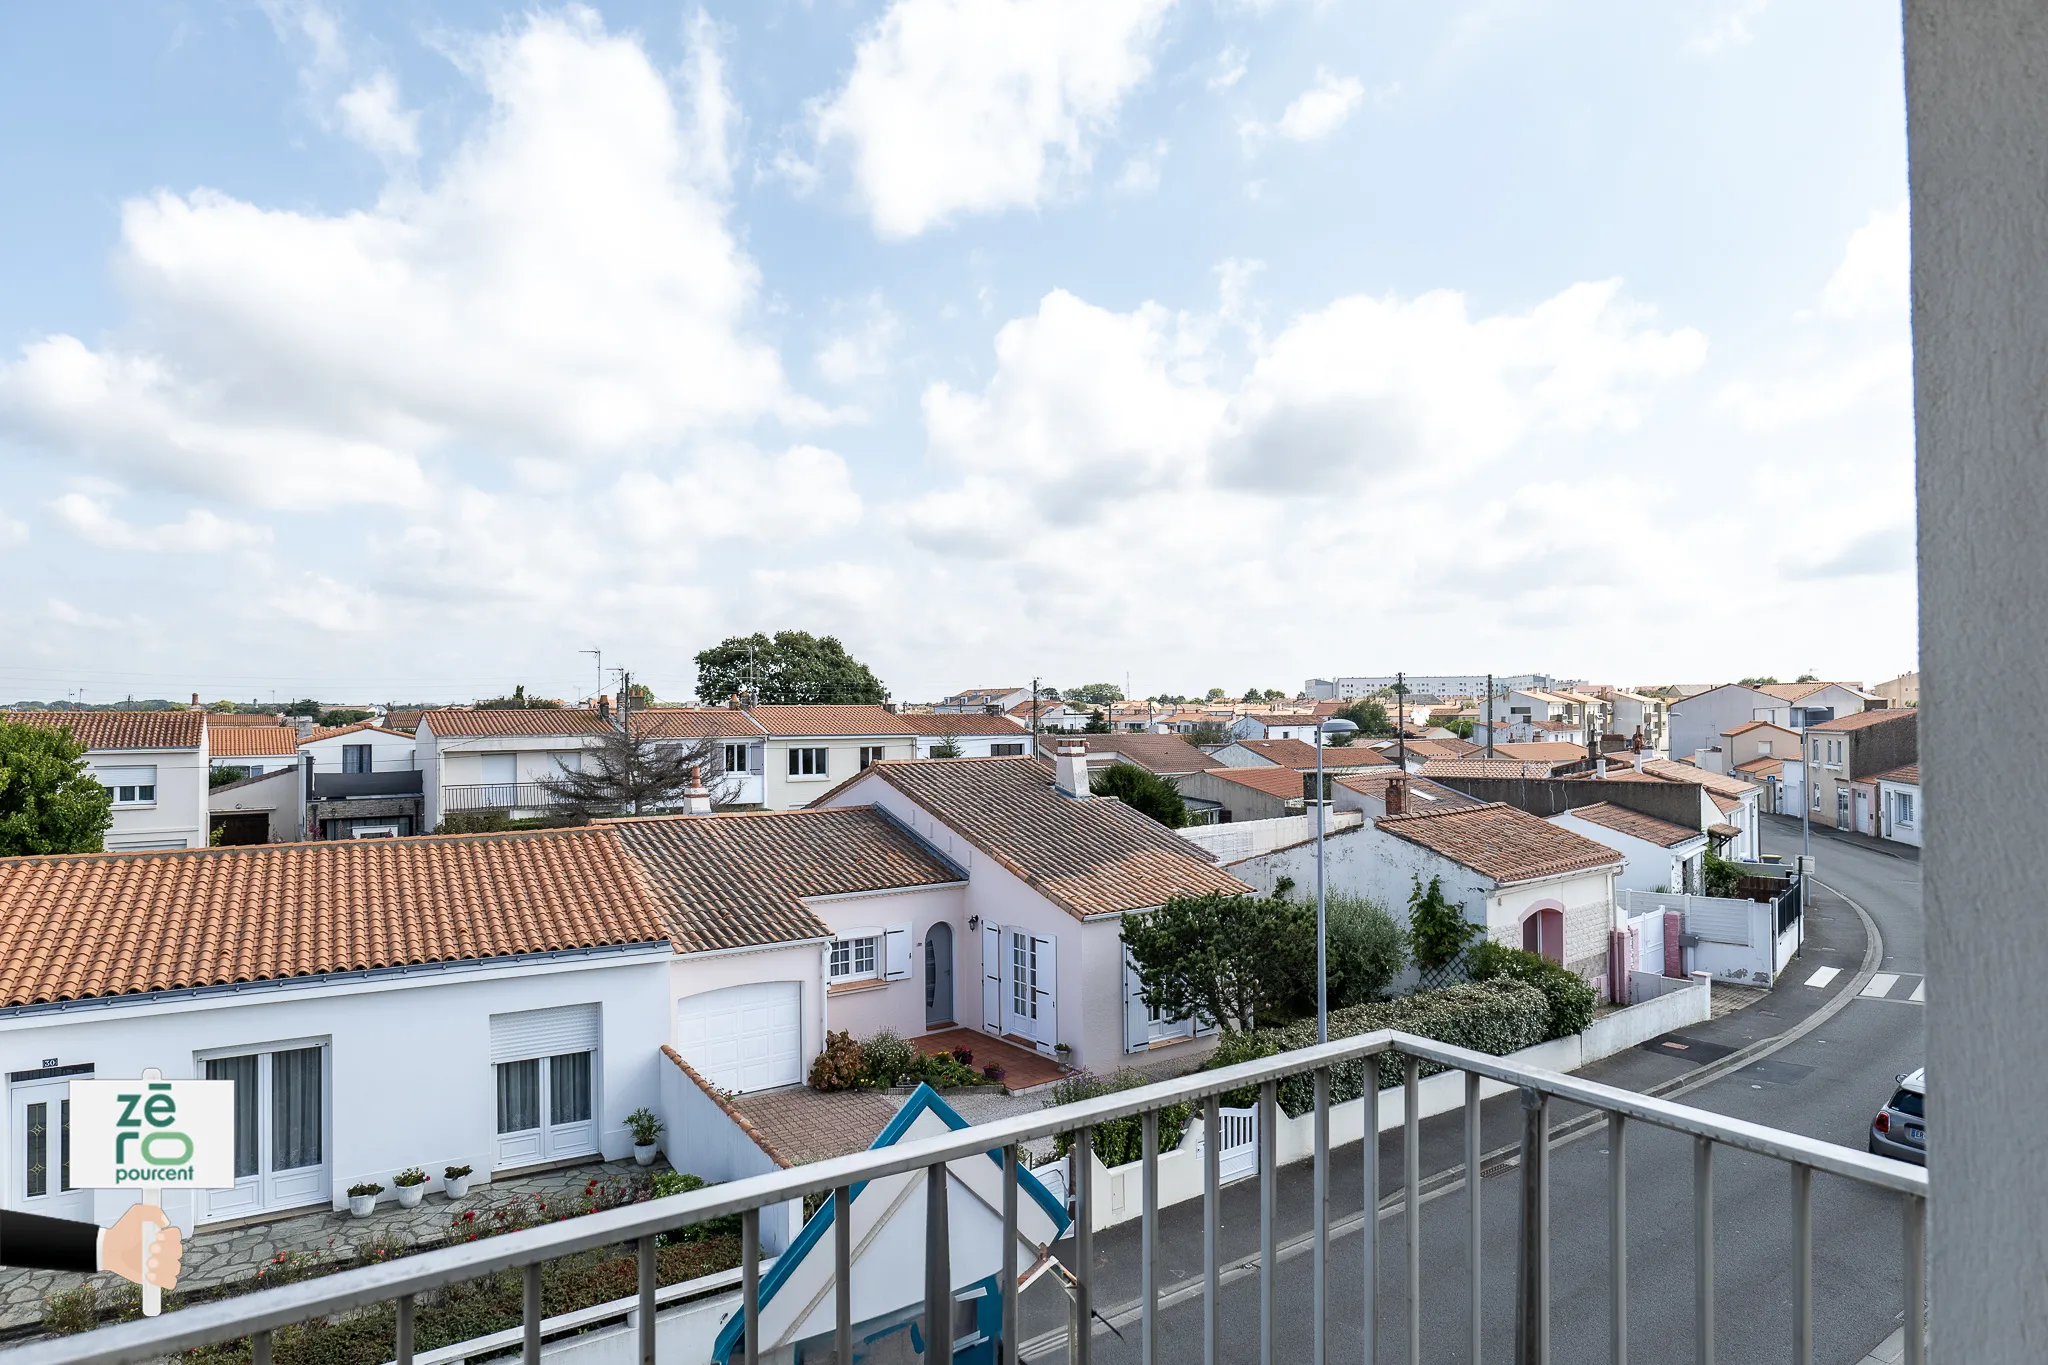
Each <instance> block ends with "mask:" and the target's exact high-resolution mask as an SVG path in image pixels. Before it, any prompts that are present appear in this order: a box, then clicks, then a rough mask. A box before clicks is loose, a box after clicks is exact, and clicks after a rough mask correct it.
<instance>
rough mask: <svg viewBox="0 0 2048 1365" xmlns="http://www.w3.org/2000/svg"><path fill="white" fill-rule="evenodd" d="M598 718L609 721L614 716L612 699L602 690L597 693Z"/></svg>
mask: <svg viewBox="0 0 2048 1365" xmlns="http://www.w3.org/2000/svg"><path fill="white" fill-rule="evenodd" d="M597 718H598V719H599V720H602V721H607V722H608V721H610V720H611V718H612V699H611V698H610V697H608V696H606V695H605V694H604V693H602V692H600V693H598V694H597Z"/></svg>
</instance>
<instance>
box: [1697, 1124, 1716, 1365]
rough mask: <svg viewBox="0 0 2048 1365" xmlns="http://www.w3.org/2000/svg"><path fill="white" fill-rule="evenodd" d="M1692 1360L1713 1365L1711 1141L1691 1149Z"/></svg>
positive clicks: (1712, 1193)
mask: <svg viewBox="0 0 2048 1365" xmlns="http://www.w3.org/2000/svg"><path fill="white" fill-rule="evenodd" d="M1692 1226H1693V1252H1692V1254H1693V1276H1694V1285H1693V1315H1694V1323H1693V1357H1694V1359H1695V1360H1697V1361H1698V1362H1699V1365H1714V1142H1713V1139H1712V1138H1704V1137H1703V1138H1696V1139H1694V1141H1693V1147H1692Z"/></svg>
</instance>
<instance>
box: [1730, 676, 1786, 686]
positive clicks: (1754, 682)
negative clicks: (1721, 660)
mask: <svg viewBox="0 0 2048 1365" xmlns="http://www.w3.org/2000/svg"><path fill="white" fill-rule="evenodd" d="M1777 681H1778V680H1777V679H1776V678H1772V677H1755V678H1744V679H1743V680H1742V681H1741V682H1740V683H1738V684H1736V685H1737V686H1738V687H1769V686H1771V685H1773V684H1774V683H1776V682H1777Z"/></svg>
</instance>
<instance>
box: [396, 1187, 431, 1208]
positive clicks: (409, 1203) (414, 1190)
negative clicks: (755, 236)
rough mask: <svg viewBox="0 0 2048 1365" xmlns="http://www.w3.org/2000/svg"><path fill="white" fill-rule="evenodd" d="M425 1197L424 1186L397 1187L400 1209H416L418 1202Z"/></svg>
mask: <svg viewBox="0 0 2048 1365" xmlns="http://www.w3.org/2000/svg"><path fill="white" fill-rule="evenodd" d="M426 1197H427V1187H426V1186H425V1185H400V1186H399V1187H398V1207H400V1208H402V1209H416V1208H418V1207H419V1206H420V1200H422V1199H424V1198H426Z"/></svg>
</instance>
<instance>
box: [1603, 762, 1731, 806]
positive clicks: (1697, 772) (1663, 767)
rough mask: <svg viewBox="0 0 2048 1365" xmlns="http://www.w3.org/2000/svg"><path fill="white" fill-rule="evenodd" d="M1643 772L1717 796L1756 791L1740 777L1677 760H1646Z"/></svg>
mask: <svg viewBox="0 0 2048 1365" xmlns="http://www.w3.org/2000/svg"><path fill="white" fill-rule="evenodd" d="M1609 771H1610V772H1611V771H1612V769H1610V770H1609ZM1643 771H1644V772H1646V773H1648V774H1649V775H1650V776H1652V777H1661V778H1663V779H1664V780H1665V781H1666V782H1696V783H1698V784H1699V785H1700V786H1702V787H1705V788H1706V789H1707V790H1708V791H1709V792H1712V793H1713V794H1714V795H1716V796H1737V797H1739V796H1747V795H1749V794H1750V793H1751V792H1753V791H1755V790H1756V783H1754V782H1745V781H1743V780H1742V779H1741V778H1739V777H1730V776H1728V775H1727V774H1725V773H1715V772H1708V771H1707V770H1706V769H1705V768H1702V767H1699V766H1698V765H1696V764H1692V763H1680V762H1678V761H1676V760H1675V759H1669V758H1651V759H1645V760H1644V761H1643Z"/></svg>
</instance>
